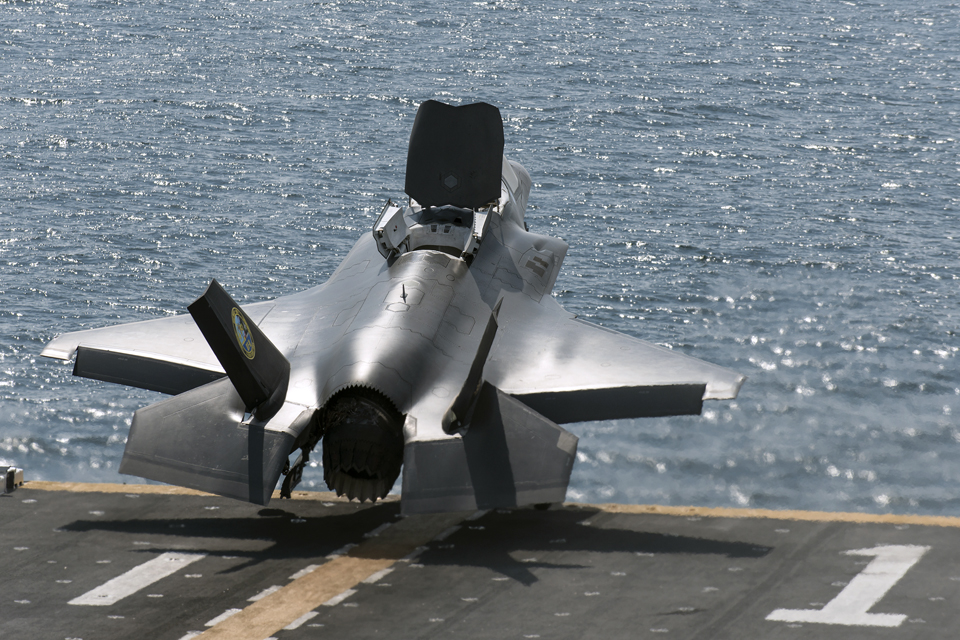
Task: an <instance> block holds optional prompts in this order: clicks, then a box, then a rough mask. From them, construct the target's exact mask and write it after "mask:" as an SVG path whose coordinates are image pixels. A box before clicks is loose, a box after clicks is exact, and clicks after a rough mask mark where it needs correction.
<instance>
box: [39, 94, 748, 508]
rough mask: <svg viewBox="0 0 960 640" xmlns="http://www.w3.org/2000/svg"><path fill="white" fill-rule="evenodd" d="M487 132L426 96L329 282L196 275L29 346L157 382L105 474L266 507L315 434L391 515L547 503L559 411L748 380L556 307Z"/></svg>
mask: <svg viewBox="0 0 960 640" xmlns="http://www.w3.org/2000/svg"><path fill="white" fill-rule="evenodd" d="M503 147H504V137H503V124H502V120H501V116H500V111H499V110H498V109H497V108H496V107H494V106H492V105H489V104H486V103H474V104H468V105H464V106H451V105H447V104H443V103H441V102H437V101H433V100H430V101H427V102H424V103H423V104H422V105H421V106H420V108H419V110H418V111H417V115H416V118H415V121H414V124H413V131H412V133H411V135H410V143H409V148H408V155H407V167H406V180H405V188H404V191H405V192H406V194H407V196H408V199H407V201H406V204H394V203H393V202H392V201H387V203H386V205H385V206H384V207H383V210H382V212H381V213H380V215H379V217H378V218H377V220H376V223H375V224H374V225H373V229H372V230H371V232H370V233H365V234H364V235H363V236H362V237H361V238H360V240H359V241H358V242H357V243H356V245H354V247H353V249H352V250H351V251H350V252H349V253H348V254H347V256H346V258H345V259H344V260H343V262H342V263H341V264H340V266H339V267H338V268H337V269H336V270H335V271H334V273H333V275H331V277H330V279H329V280H328V281H327V282H326V283H324V284H322V285H320V286H318V287H315V288H313V289H309V290H307V291H303V292H300V293H296V294H293V295H290V296H284V297H281V298H277V299H275V300H271V301H268V302H259V303H255V304H248V305H244V306H243V307H241V306H240V305H239V304H238V303H237V302H236V301H235V300H234V299H233V298H231V297H230V295H229V294H228V293H227V292H226V291H224V289H223V288H222V287H221V286H220V285H219V284H218V283H217V281H216V280H213V281H212V282H211V283H210V285H209V287H208V288H207V290H206V291H205V292H204V294H203V295H202V296H200V297H199V298H198V299H197V300H196V301H194V302H193V303H192V304H190V305H189V307H188V310H189V312H190V314H189V315H186V314H183V315H178V316H173V317H168V318H162V319H155V320H147V321H144V322H135V323H131V324H123V325H119V326H112V327H106V328H101V329H92V330H86V331H77V332H74V333H67V334H64V335H61V336H59V337H58V338H56V339H55V340H53V341H52V342H50V344H48V345H47V346H46V348H45V349H44V350H43V352H42V355H44V356H48V357H51V358H59V359H62V360H70V359H71V358H74V357H75V358H76V359H75V361H74V367H73V373H74V375H77V376H84V377H87V378H93V379H97V380H104V381H108V382H115V383H120V384H126V385H131V386H135V387H141V388H144V389H151V390H154V391H160V392H163V393H167V394H171V395H172V396H173V397H171V398H167V399H164V400H162V401H160V402H157V403H155V404H152V405H149V406H147V407H144V408H142V409H140V410H138V411H137V412H136V413H135V414H134V417H133V423H132V425H131V427H130V433H129V436H128V438H127V443H126V449H125V451H124V455H123V460H122V462H121V464H120V473H124V474H130V475H134V476H140V477H144V478H150V479H153V480H157V481H160V482H166V483H171V484H176V485H181V486H184V487H190V488H193V489H199V490H202V491H208V492H211V493H215V494H220V495H223V496H229V497H233V498H238V499H241V500H248V501H250V502H253V503H256V504H267V502H268V501H269V500H270V498H271V496H272V494H273V492H274V490H275V488H276V486H277V483H278V481H279V480H280V477H281V476H285V477H284V480H283V484H282V487H281V495H283V496H289V495H290V492H291V491H292V489H293V488H294V487H295V486H296V485H297V483H298V482H299V480H300V478H301V476H302V472H303V469H304V465H305V464H306V463H307V462H308V460H309V459H310V455H311V454H312V453H313V452H314V450H315V449H316V447H317V446H318V445H319V446H320V447H321V451H322V461H323V473H324V480H325V481H326V483H327V485H328V486H329V487H330V488H331V489H332V490H334V491H336V492H337V494H338V495H345V496H347V497H349V498H351V499H354V498H356V499H359V500H361V501H363V500H376V499H378V498H383V497H384V496H386V495H387V493H388V492H389V491H390V490H391V489H392V487H393V486H394V484H395V482H396V480H397V478H398V477H399V476H400V473H401V471H402V473H403V480H402V489H401V505H402V511H403V512H404V513H408V514H412V513H426V512H437V511H447V510H467V509H478V508H479V509H484V508H493V507H514V506H522V505H531V504H533V505H547V504H550V503H555V502H562V501H563V499H564V496H565V495H566V491H567V485H568V483H569V480H570V472H571V469H572V467H573V462H574V459H575V456H576V448H577V437H576V436H575V435H573V434H572V433H570V432H569V431H567V430H565V429H563V428H562V427H560V426H558V425H559V424H564V423H573V422H583V421H591V420H611V419H617V418H638V417H645V416H667V415H678V414H699V413H700V411H701V408H702V404H703V401H704V400H711V399H730V398H734V397H736V395H737V392H738V390H739V388H740V385H741V384H742V382H743V380H744V377H743V376H741V375H740V374H738V373H736V372H734V371H730V370H728V369H725V368H722V367H719V366H716V365H713V364H709V363H706V362H703V361H701V360H697V359H695V358H691V357H688V356H685V355H681V354H677V353H674V352H672V351H671V350H669V349H666V348H662V347H659V346H655V345H652V344H649V343H647V342H644V341H642V340H638V339H636V338H633V337H630V336H627V335H624V334H622V333H618V332H616V331H611V330H610V329H606V328H603V327H600V326H597V325H593V324H590V323H588V322H584V321H583V320H581V319H579V318H577V317H576V316H575V315H574V314H571V313H569V312H567V311H565V310H564V309H563V308H562V307H561V306H560V305H559V304H558V303H557V301H556V299H555V298H554V297H553V296H552V295H551V292H552V290H553V287H554V284H555V282H556V280H557V273H558V272H559V270H560V265H561V263H562V262H563V259H564V257H565V255H566V253H567V249H568V246H567V244H566V243H565V242H563V241H562V240H559V239H557V238H553V237H550V236H547V235H541V234H538V233H534V232H532V231H529V230H528V228H527V225H526V223H525V221H524V212H525V210H526V206H527V198H528V196H529V194H530V185H531V180H530V175H529V174H528V173H527V171H526V170H525V169H524V168H523V167H522V166H520V165H519V164H517V163H516V162H513V161H509V160H507V159H506V158H505V157H504V155H503ZM294 456H296V458H295V459H294ZM291 460H293V461H292V462H291Z"/></svg>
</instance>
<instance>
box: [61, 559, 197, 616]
mask: <svg viewBox="0 0 960 640" xmlns="http://www.w3.org/2000/svg"><path fill="white" fill-rule="evenodd" d="M206 555H207V554H205V553H164V554H163V555H161V556H158V557H156V558H154V559H153V560H149V561H147V562H144V563H143V564H141V565H139V566H136V567H134V568H133V569H130V571H127V572H126V573H124V574H123V575H120V576H117V577H116V578H114V579H113V580H108V581H107V582H104V583H103V584H102V585H100V586H99V587H97V588H96V589H92V590H90V591H87V592H86V593H85V594H83V595H82V596H79V597H77V598H74V599H73V600H71V601H70V604H78V605H87V606H107V605H111V604H115V603H116V602H119V601H120V600H123V599H124V598H126V597H127V596H129V595H133V594H134V593H136V592H137V591H140V590H141V589H143V588H145V587H149V586H150V585H151V584H153V583H154V582H156V581H158V580H161V579H163V578H166V577H167V576H169V575H171V574H173V573H176V572H177V571H179V570H180V569H182V568H184V567H186V566H187V565H189V564H191V563H193V562H196V561H197V560H200V559H201V558H205V557H206Z"/></svg>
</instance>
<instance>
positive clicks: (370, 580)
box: [363, 567, 393, 584]
mask: <svg viewBox="0 0 960 640" xmlns="http://www.w3.org/2000/svg"><path fill="white" fill-rule="evenodd" d="M391 571H393V567H387V568H386V569H380V571H377V572H376V573H371V574H370V575H369V576H367V577H366V578H364V580H363V582H364V584H373V583H375V582H377V581H378V580H379V579H380V578H382V577H383V576H385V575H387V574H388V573H390V572H391Z"/></svg>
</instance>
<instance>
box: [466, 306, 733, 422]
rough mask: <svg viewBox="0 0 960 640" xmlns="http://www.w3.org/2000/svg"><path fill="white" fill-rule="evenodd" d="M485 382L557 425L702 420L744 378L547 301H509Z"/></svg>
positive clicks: (488, 361)
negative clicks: (707, 407)
mask: <svg viewBox="0 0 960 640" xmlns="http://www.w3.org/2000/svg"><path fill="white" fill-rule="evenodd" d="M483 377H484V379H485V380H486V381H487V382H489V383H490V384H492V385H494V386H496V387H497V388H499V389H501V390H502V391H503V392H505V393H508V394H510V395H511V396H513V397H514V398H516V399H518V400H520V401H521V402H523V403H524V404H525V405H527V406H528V407H530V408H531V409H533V410H534V411H536V412H538V413H540V414H541V415H543V416H545V417H546V418H548V419H550V420H552V421H553V422H555V423H557V424H564V423H570V422H586V421H590V420H614V419H618V418H644V417H654V416H668V415H698V414H699V413H700V411H701V408H702V405H703V401H704V400H711V399H732V398H735V397H736V396H737V392H738V391H739V389H740V385H741V384H743V381H744V380H745V379H746V378H745V377H744V376H742V375H740V374H739V373H737V372H735V371H731V370H730V369H726V368H724V367H720V366H717V365H714V364H710V363H708V362H704V361H702V360H698V359H696V358H691V357H689V356H686V355H683V354H679V353H674V352H673V351H671V350H669V349H665V348H663V347H659V346H656V345H653V344H650V343H649V342H644V341H643V340H638V339H636V338H632V337H630V336H627V335H624V334H622V333H618V332H616V331H612V330H610V329H605V328H603V327H600V326H597V325H594V324H590V323H588V322H584V321H582V320H579V319H577V318H576V316H574V315H573V314H571V313H569V312H567V311H565V310H564V309H563V308H562V307H561V306H560V305H559V304H557V302H556V300H554V299H553V298H552V297H550V296H544V298H543V299H542V301H541V302H539V303H538V302H536V301H534V300H532V299H530V298H529V297H527V296H511V298H510V300H505V301H504V304H503V309H502V310H501V312H500V331H499V335H498V336H497V341H496V342H495V343H494V345H493V348H492V350H491V353H490V358H489V360H487V363H486V366H485V367H484V370H483Z"/></svg>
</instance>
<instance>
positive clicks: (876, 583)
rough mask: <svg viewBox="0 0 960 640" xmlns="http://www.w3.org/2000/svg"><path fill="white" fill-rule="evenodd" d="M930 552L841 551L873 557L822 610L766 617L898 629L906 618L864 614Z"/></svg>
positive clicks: (904, 548)
mask: <svg viewBox="0 0 960 640" xmlns="http://www.w3.org/2000/svg"><path fill="white" fill-rule="evenodd" d="M929 549H930V547H921V546H917V545H886V546H880V547H874V548H873V549H854V550H852V551H844V553H845V554H846V555H851V556H874V558H873V560H871V561H870V564H868V565H867V566H866V567H864V569H863V571H861V572H860V573H858V574H857V575H856V576H855V577H854V578H853V580H851V581H850V582H849V583H848V584H847V586H846V587H844V588H843V591H841V592H840V593H838V594H837V597H836V598H834V599H833V600H831V601H830V602H828V603H827V604H826V606H824V607H823V609H777V610H776V611H774V612H773V613H771V614H770V615H768V616H767V620H779V621H782V622H819V623H823V624H846V625H856V626H865V627H899V626H900V625H901V624H902V623H903V621H904V620H906V619H907V616H905V615H903V614H899V613H867V611H869V610H870V607H872V606H873V605H875V604H877V602H879V601H880V598H882V597H883V596H884V595H885V594H886V593H887V591H889V590H890V588H891V587H892V586H893V585H895V584H896V583H897V580H899V579H900V578H902V577H903V576H904V575H905V574H906V573H907V571H909V570H910V567H912V566H913V565H915V564H916V563H917V561H919V560H920V558H921V556H923V554H924V553H926V552H927V551H928V550H929Z"/></svg>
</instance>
